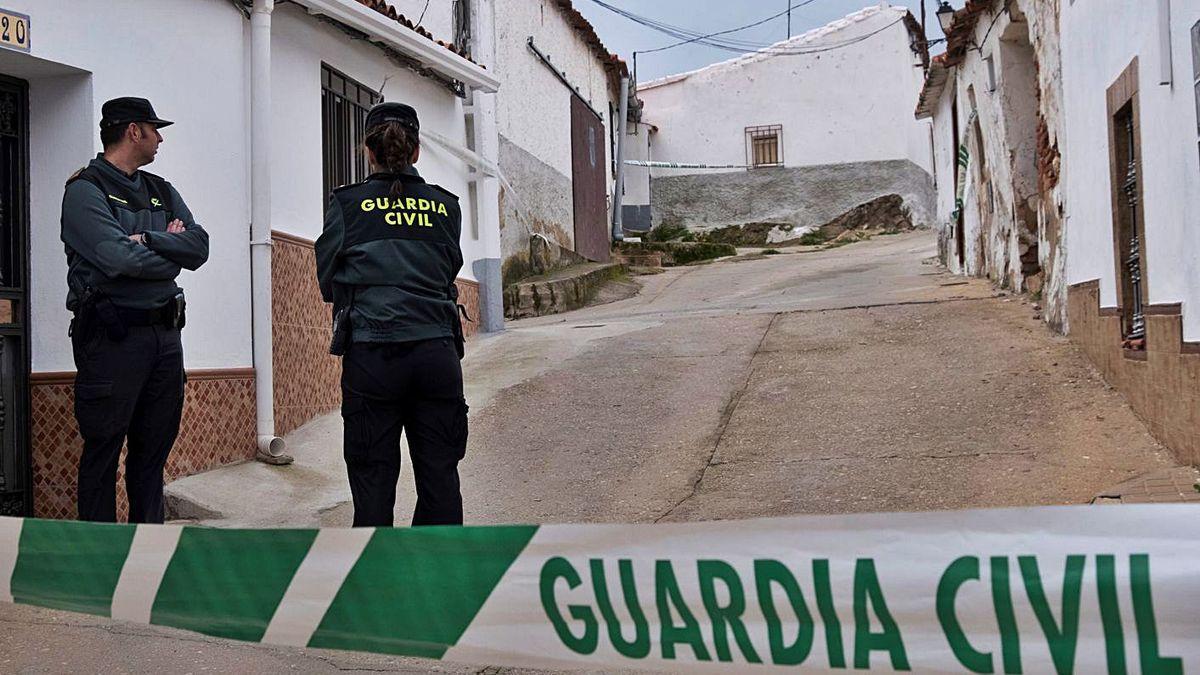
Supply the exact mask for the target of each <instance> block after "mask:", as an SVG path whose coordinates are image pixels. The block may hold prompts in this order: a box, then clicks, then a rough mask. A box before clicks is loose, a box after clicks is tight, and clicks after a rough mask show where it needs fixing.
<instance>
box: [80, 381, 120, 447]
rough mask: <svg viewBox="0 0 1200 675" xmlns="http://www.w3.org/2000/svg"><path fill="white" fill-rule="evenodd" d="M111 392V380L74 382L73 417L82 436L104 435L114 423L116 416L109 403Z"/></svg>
mask: <svg viewBox="0 0 1200 675" xmlns="http://www.w3.org/2000/svg"><path fill="white" fill-rule="evenodd" d="M112 394H113V383H112V382H76V383H75V419H76V420H78V422H79V431H80V435H82V436H83V437H84V438H89V437H96V436H105V435H107V431H108V429H109V427H111V426H112V425H114V424H115V422H114V419H115V417H116V416H115V415H113V410H112V406H111V405H110V402H111V400H112Z"/></svg>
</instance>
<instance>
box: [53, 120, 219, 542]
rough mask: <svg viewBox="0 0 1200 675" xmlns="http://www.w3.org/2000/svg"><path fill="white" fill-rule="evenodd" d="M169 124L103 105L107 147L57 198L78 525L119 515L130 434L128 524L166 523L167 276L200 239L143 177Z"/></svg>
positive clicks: (177, 398) (176, 402)
mask: <svg viewBox="0 0 1200 675" xmlns="http://www.w3.org/2000/svg"><path fill="white" fill-rule="evenodd" d="M170 124H171V122H168V121H167V120H164V119H160V118H159V117H158V115H156V114H155V113H154V108H153V107H151V105H150V102H149V101H147V100H146V99H144V98H128V97H127V98H117V99H113V100H111V101H108V102H107V103H105V104H104V106H103V107H102V108H101V120H100V142H101V144H102V145H103V146H104V152H102V153H100V154H99V155H97V156H96V158H95V159H93V160H92V161H91V163H90V164H88V165H87V166H86V167H84V168H83V169H80V170H79V171H78V172H76V173H75V175H74V176H72V177H71V178H70V180H68V181H67V185H66V194H65V195H64V196H63V207H62V240H63V243H64V244H65V245H66V252H67V287H68V291H67V309H69V310H70V311H71V312H73V313H74V315H75V318H74V319H73V320H72V321H71V331H70V335H71V346H72V348H73V351H74V356H75V367H76V370H77V374H76V376H75V419H76V420H77V421H78V422H79V433H80V435H81V436H82V437H83V455H82V457H80V460H79V485H78V491H79V492H78V497H79V518H80V519H81V520H97V521H107V522H113V521H115V520H116V516H117V514H116V472H117V460H118V458H119V457H120V454H121V446H122V444H124V443H125V441H126V438H128V441H129V453H128V455H127V456H126V458H125V489H126V492H127V493H128V495H129V522H131V523H161V522H162V521H163V466H164V465H165V464H166V462H167V455H168V454H169V453H170V452H171V446H172V445H173V444H174V443H175V437H176V435H177V434H178V433H179V420H180V416H181V414H182V412H183V385H184V380H185V376H184V372H183V347H182V345H181V344H180V340H179V330H180V328H182V327H183V324H184V299H183V291H182V290H181V289H180V288H179V286H178V285H176V283H175V277H177V276H179V271H180V269H181V268H182V269H189V270H195V269H197V268H199V267H200V266H201V265H203V264H204V262H205V261H206V260H208V233H206V232H205V231H204V229H203V228H201V227H200V226H199V225H197V224H196V222H195V221H194V220H193V219H192V212H191V211H189V210H188V207H187V205H186V204H184V203H183V198H182V197H180V196H179V193H178V192H177V191H176V190H175V188H173V187H171V184H170V183H168V182H167V181H165V180H163V179H162V178H159V177H158V176H155V175H154V174H150V173H146V172H144V171H141V170H140V168H141V167H143V166H145V165H147V164H149V163H150V162H153V161H154V155H155V154H156V153H157V152H158V146H159V144H160V143H162V140H163V138H162V135H161V134H159V132H158V130H159V129H161V128H162V127H165V126H168V125H170Z"/></svg>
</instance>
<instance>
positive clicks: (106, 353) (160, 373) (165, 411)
mask: <svg viewBox="0 0 1200 675" xmlns="http://www.w3.org/2000/svg"><path fill="white" fill-rule="evenodd" d="M71 344H72V347H73V348H74V353H75V367H76V369H77V371H78V372H77V374H76V376H75V419H76V421H78V422H79V433H80V435H81V436H83V455H82V456H81V457H80V459H79V484H78V490H79V492H78V495H79V519H80V520H97V521H104V522H115V521H116V519H117V493H116V490H117V487H116V480H117V460H118V459H119V458H120V456H121V446H122V445H124V444H125V441H126V439H127V438H128V441H129V452H128V454H127V455H126V457H125V491H126V493H127V494H128V495H129V522H131V523H161V522H163V466H165V465H166V463H167V455H169V454H170V452H171V446H172V445H174V443H175V437H176V436H177V435H178V434H179V420H180V417H181V416H182V414H183V385H184V380H185V375H184V372H183V346H182V344H181V343H180V340H179V329H177V328H166V327H161V326H131V327H130V328H129V334H128V335H127V336H126V337H125V339H123V340H121V341H120V342H113V341H112V340H110V339H109V338H108V336H107V335H106V334H105V332H104V330H103V329H102V328H97V329H94V330H91V331H88V334H81V332H80V331H75V332H74V335H73V336H72V338H71Z"/></svg>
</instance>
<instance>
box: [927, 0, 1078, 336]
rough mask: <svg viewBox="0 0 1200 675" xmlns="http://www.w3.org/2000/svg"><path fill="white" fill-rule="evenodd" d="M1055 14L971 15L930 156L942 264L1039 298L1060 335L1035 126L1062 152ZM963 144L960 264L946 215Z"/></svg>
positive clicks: (1031, 6)
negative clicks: (934, 170)
mask: <svg viewBox="0 0 1200 675" xmlns="http://www.w3.org/2000/svg"><path fill="white" fill-rule="evenodd" d="M1057 12H1058V10H1057V7H1056V3H1047V2H1041V1H1038V0H1017V1H1016V2H1014V3H1012V4H1011V5H1009V6H1008V8H1007V9H1005V7H1004V6H1002V5H1001V4H1000V3H997V4H996V6H995V8H994V10H993V11H992V12H984V13H983V14H981V15H979V16H978V18H977V22H976V24H975V27H974V32H973V34H972V35H971V43H970V47H969V48H968V49H967V51H966V53H965V55H964V56H963V58H962V59H961V62H960V63H958V64H957V65H955V66H952V67H951V68H950V71H951V72H950V73H949V76H948V79H947V83H946V85H945V87H944V88H943V90H942V93H941V97H940V98H939V99H938V101H937V103H936V106H935V109H934V129H935V133H934V145H935V151H934V154H935V157H936V158H937V160H936V161H937V162H938V173H939V176H938V218H939V221H938V222H939V228H940V231H941V234H940V236H939V243H940V244H941V253H942V258H943V260H944V261H945V262H946V264H947V265H948V266H949V267H950V269H951V270H952V271H954V272H956V273H960V274H969V275H973V276H981V277H982V276H987V277H989V278H991V279H992V280H993V281H994V282H995V283H996V284H998V285H1000V286H1002V287H1005V288H1011V289H1014V290H1019V291H1031V292H1034V293H1035V294H1038V295H1040V298H1041V304H1042V305H1043V316H1044V317H1045V319H1046V321H1047V322H1048V323H1049V324H1050V325H1051V326H1053V327H1055V328H1056V329H1064V328H1065V326H1066V319H1067V317H1066V275H1065V273H1063V269H1064V266H1065V259H1064V255H1065V250H1066V249H1065V247H1064V245H1063V236H1062V232H1063V229H1062V227H1061V226H1060V218H1059V211H1060V209H1061V208H1062V204H1063V198H1062V186H1061V184H1054V180H1053V174H1054V171H1055V170H1057V167H1056V166H1055V167H1054V168H1052V169H1049V170H1047V171H1046V175H1044V176H1042V175H1041V174H1042V173H1043V172H1042V171H1041V170H1040V167H1039V161H1040V160H1041V159H1042V157H1041V156H1039V150H1038V132H1039V124H1044V125H1045V132H1046V134H1047V139H1048V146H1049V147H1055V146H1057V145H1058V144H1060V140H1059V137H1060V135H1061V128H1062V124H1063V119H1062V114H1061V112H1060V111H1061V104H1060V100H1061V85H1060V73H1061V67H1060V60H1059V57H1058V15H1057ZM960 20H962V19H960ZM952 105H953V106H956V112H957V115H958V126H959V129H958V138H957V139H956V138H954V133H953V131H952V129H953V121H952V120H953V114H952V113H953V112H954V109H953V108H952V107H951V106H952ZM972 112H974V113H975V114H976V118H975V120H974V121H972V120H971V115H972ZM963 142H965V143H966V146H967V149H968V151H969V155H970V159H969V164H968V167H967V171H966V173H965V179H966V186H965V188H964V208H963V225H964V227H963V234H962V238H963V242H962V248H963V251H964V255H963V260H962V261H961V263H960V261H959V259H958V248H959V242H958V241H957V239H956V236H957V235H956V232H955V222H954V220H953V219H952V217H951V216H952V215H953V211H954V199H955V190H956V185H957V184H956V178H955V176H956V173H955V171H956V167H957V164H956V162H957V150H958V147H959V145H960V144H961V143H963ZM1049 154H1052V153H1049V152H1048V156H1049Z"/></svg>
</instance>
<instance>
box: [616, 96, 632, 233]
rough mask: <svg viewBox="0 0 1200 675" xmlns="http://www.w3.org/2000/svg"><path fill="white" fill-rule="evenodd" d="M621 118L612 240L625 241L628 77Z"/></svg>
mask: <svg viewBox="0 0 1200 675" xmlns="http://www.w3.org/2000/svg"><path fill="white" fill-rule="evenodd" d="M620 114H621V117H620V118H619V119H618V120H617V175H615V176H613V199H612V204H613V213H612V239H613V241H624V240H625V218H624V213H622V211H621V209H622V208H623V207H624V203H625V140H626V138H627V137H628V135H629V126H628V125H629V76H628V75H626V76H624V77H622V78H621V113H620Z"/></svg>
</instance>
